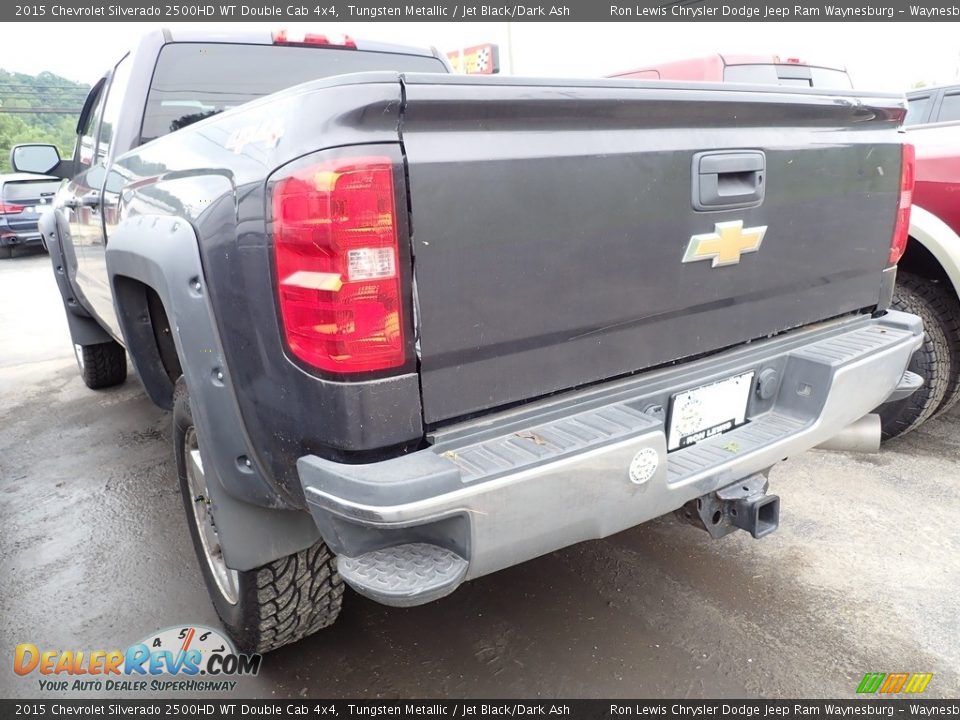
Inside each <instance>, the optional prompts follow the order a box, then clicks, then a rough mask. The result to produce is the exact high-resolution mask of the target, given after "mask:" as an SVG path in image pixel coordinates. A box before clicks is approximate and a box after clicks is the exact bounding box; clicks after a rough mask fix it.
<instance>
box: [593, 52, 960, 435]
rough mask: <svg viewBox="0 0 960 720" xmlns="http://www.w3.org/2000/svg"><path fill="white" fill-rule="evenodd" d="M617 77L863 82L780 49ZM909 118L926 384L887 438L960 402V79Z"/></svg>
mask: <svg viewBox="0 0 960 720" xmlns="http://www.w3.org/2000/svg"><path fill="white" fill-rule="evenodd" d="M610 77H615V78H624V79H635V80H689V81H699V82H704V81H707V82H711V81H712V82H727V83H754V84H762V85H786V86H792V87H810V88H823V89H844V88H851V89H852V88H853V83H852V82H851V80H850V76H849V75H848V74H847V71H846V70H845V69H843V68H838V67H829V66H826V65H816V64H810V63H807V62H804V61H802V60H800V59H798V58H783V59H782V58H780V57H779V56H777V55H766V56H757V55H719V54H717V55H707V56H704V57H698V58H689V59H686V60H677V61H674V62H667V63H660V64H658V65H650V66H648V67H642V68H637V69H636V70H630V71H627V72H621V73H616V74H614V75H611V76H610ZM903 122H904V127H905V130H906V132H907V135H908V139H909V142H910V143H911V144H913V145H914V147H915V150H916V165H915V176H916V184H915V187H914V188H913V209H912V214H911V217H910V232H909V239H908V241H907V247H906V250H905V252H904V255H903V256H902V257H901V258H900V261H899V263H898V270H897V280H896V287H895V290H894V298H893V307H894V308H896V309H898V310H904V311H906V312H910V313H913V314H915V315H919V316H920V317H922V318H923V325H924V328H925V330H926V334H925V340H924V344H923V345H922V346H921V348H920V349H919V350H918V351H917V352H916V354H915V355H914V357H913V360H912V361H911V363H910V367H909V371H910V372H912V373H915V374H916V375H918V376H920V378H922V379H923V386H922V387H921V388H920V389H919V390H917V391H916V392H914V393H913V394H912V395H910V396H909V397H907V398H904V399H903V400H898V401H895V402H890V403H886V404H885V405H883V406H881V407H880V408H878V409H877V411H876V412H877V413H878V414H879V415H880V420H881V427H882V432H883V437H884V439H890V438H893V437H897V436H898V435H903V434H904V433H907V432H909V431H911V430H913V429H914V428H916V427H918V426H919V425H920V424H921V423H923V422H925V421H926V420H928V419H929V418H931V417H934V416H936V415H940V414H942V413H945V412H947V411H948V410H950V409H951V408H952V407H954V405H956V404H957V402H958V400H960V85H952V86H944V87H933V88H923V89H919V90H915V91H912V92H910V93H908V94H907V114H906V117H905V118H904V121H903Z"/></svg>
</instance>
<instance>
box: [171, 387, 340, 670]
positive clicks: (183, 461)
mask: <svg viewBox="0 0 960 720" xmlns="http://www.w3.org/2000/svg"><path fill="white" fill-rule="evenodd" d="M173 400H174V405H173V442H174V450H175V452H176V456H177V474H178V476H179V480H180V492H181V495H182V496H183V505H184V508H185V509H186V512H187V521H188V524H189V526H190V537H191V539H192V540H193V546H194V549H195V550H196V553H197V558H198V559H199V561H200V570H201V572H202V573H203V579H204V581H205V582H206V585H207V591H208V592H209V594H210V599H211V601H212V602H213V606H214V608H215V609H216V611H217V614H218V615H219V616H220V619H221V620H222V621H223V624H224V626H225V627H226V629H227V630H228V631H229V633H230V635H231V636H232V637H233V639H234V640H235V641H236V643H237V645H238V648H239V649H240V650H241V651H243V652H261V653H262V652H267V651H269V650H274V649H276V648H278V647H281V646H283V645H287V644H289V643H293V642H296V641H297V640H300V639H301V638H304V637H306V636H307V635H310V634H312V633H314V632H316V631H318V630H321V629H322V628H325V627H327V626H329V625H332V624H333V622H334V621H335V620H336V619H337V615H339V613H340V604H341V601H342V598H343V582H342V581H341V580H340V576H339V575H338V574H337V571H336V564H335V563H336V558H335V557H334V555H333V553H331V552H330V550H329V548H327V546H326V544H325V543H324V542H323V541H322V540H321V541H319V542H317V543H316V544H314V545H313V546H311V547H309V548H307V549H306V550H301V551H300V552H296V553H293V554H292V555H287V556H285V557H282V558H280V559H279V560H274V561H273V562H269V563H266V564H265V565H261V566H260V567H258V568H254V569H253V570H244V571H238V570H233V569H231V568H229V567H227V565H226V563H225V562H224V559H223V552H222V549H221V547H220V537H219V534H218V532H217V526H216V522H215V515H216V509H217V508H216V505H215V504H214V503H213V502H212V500H211V499H210V496H209V493H208V491H207V473H205V472H204V468H203V460H202V459H201V457H200V442H201V440H200V438H199V437H198V435H197V431H196V428H195V427H194V424H193V414H192V412H191V410H190V396H189V393H188V392H187V386H186V383H185V382H184V379H183V377H180V379H179V380H177V385H176V388H175V390H174V396H173Z"/></svg>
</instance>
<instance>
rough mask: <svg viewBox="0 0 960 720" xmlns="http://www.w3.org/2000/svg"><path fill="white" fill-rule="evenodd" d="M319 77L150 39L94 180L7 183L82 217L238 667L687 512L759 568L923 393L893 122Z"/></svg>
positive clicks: (859, 115) (576, 86)
mask: <svg viewBox="0 0 960 720" xmlns="http://www.w3.org/2000/svg"><path fill="white" fill-rule="evenodd" d="M316 42H322V39H321V40H320V41H318V40H317V39H316V38H308V39H307V43H305V44H302V45H301V44H291V43H290V39H289V38H283V39H282V42H281V43H280V44H277V43H276V42H274V41H272V39H271V37H270V36H266V37H259V36H257V35H246V36H243V37H238V38H237V39H235V40H228V39H225V38H224V37H223V36H222V35H218V36H216V37H206V38H204V37H198V36H192V37H180V36H178V35H176V34H174V35H172V36H171V35H170V34H159V33H158V34H156V35H151V36H148V37H147V38H146V39H144V40H143V41H142V42H141V44H140V45H139V47H138V48H137V49H136V50H135V51H134V52H133V53H132V54H131V55H129V56H127V57H125V58H124V59H122V60H121V61H120V62H119V64H118V65H117V66H116V67H115V68H114V69H113V70H111V72H110V73H109V74H108V75H107V77H106V78H105V79H104V80H103V81H102V82H100V83H99V84H97V85H96V86H95V88H94V89H93V91H92V92H91V95H90V97H89V99H88V101H87V103H86V106H85V108H84V111H83V114H82V117H81V118H80V121H79V133H78V134H79V137H78V140H77V146H76V151H75V154H74V157H73V158H72V159H70V160H66V161H62V162H60V161H58V158H57V156H56V155H55V154H54V155H49V156H48V157H47V158H44V157H43V156H44V155H45V154H49V153H52V149H51V148H49V147H47V148H44V147H42V146H29V147H24V148H17V149H14V151H13V153H12V154H13V160H14V162H15V163H19V164H21V165H23V163H20V161H21V160H23V159H28V158H29V159H31V161H30V163H29V165H30V167H29V168H26V167H21V169H32V170H35V171H49V172H54V173H57V174H58V175H60V176H63V177H64V178H66V179H67V180H66V182H65V183H64V186H63V187H62V188H61V190H60V192H59V194H58V195H57V198H56V202H55V206H56V209H55V211H53V212H51V213H49V214H47V215H45V216H44V218H43V221H42V222H41V225H42V231H43V232H44V234H45V236H46V238H47V241H48V244H49V246H50V251H51V255H52V259H53V265H54V270H55V272H56V277H57V280H58V282H59V286H60V289H61V292H62V293H63V297H64V303H65V307H66V311H67V317H68V318H69V320H70V329H71V333H72V336H73V342H74V344H75V346H76V349H77V358H78V361H79V364H80V368H81V372H82V374H83V377H84V379H85V380H86V381H87V383H88V384H89V385H91V386H92V387H102V386H105V385H109V384H113V383H117V382H120V381H122V380H123V378H124V375H125V354H124V348H125V349H126V352H127V353H129V356H130V358H131V359H132V361H133V363H134V366H135V367H136V370H137V373H138V375H139V376H140V379H141V380H142V382H143V384H144V386H145V387H146V390H147V392H148V394H149V395H150V397H151V398H152V399H153V400H154V401H155V402H156V403H157V404H159V405H161V406H163V407H166V408H172V410H173V418H174V450H175V453H176V461H177V471H178V473H179V476H180V483H181V488H182V491H183V498H184V504H185V507H186V511H187V515H188V518H189V524H190V532H191V535H192V538H193V541H194V545H195V546H196V548H197V553H198V556H199V558H200V562H201V566H202V568H203V573H204V576H205V578H206V582H207V585H208V589H209V591H210V594H211V596H212V598H213V602H214V604H215V605H216V608H217V611H218V612H219V614H220V616H221V618H222V619H223V621H224V623H225V625H226V626H227V627H228V628H229V630H230V631H231V632H232V633H233V635H234V637H235V638H236V639H237V640H238V643H239V644H240V645H241V646H242V647H244V648H246V649H250V648H253V649H258V650H261V651H262V650H269V649H271V648H274V647H277V646H278V645H281V644H284V643H287V642H291V641H293V640H296V639H297V638H300V637H302V636H304V635H306V634H308V633H310V632H313V631H315V630H317V629H319V628H321V627H323V626H325V625H328V624H330V623H331V622H333V620H334V619H335V617H336V615H337V612H338V610H339V608H340V604H341V599H342V597H341V593H342V584H341V583H342V582H343V581H345V582H346V583H348V584H349V585H351V586H352V587H353V588H354V589H356V590H357V591H358V592H360V593H362V594H364V595H367V596H369V597H371V598H374V599H376V600H379V601H381V602H384V603H388V604H392V605H413V604H417V603H422V602H426V601H429V600H432V599H435V598H438V597H441V596H443V595H445V594H446V593H449V592H451V591H453V590H454V589H455V588H456V587H457V586H458V585H459V584H460V583H462V582H463V581H465V580H469V579H472V578H476V577H479V576H482V575H485V574H487V573H491V572H494V571H496V570H498V569H500V568H504V567H507V566H509V565H513V564H515V563H519V562H522V561H524V560H527V559H530V558H533V557H536V556H538V555H541V554H543V553H547V552H550V551H552V550H555V549H558V548H561V547H564V546H567V545H570V544H572V543H576V542H580V541H583V540H588V539H592V538H602V537H605V536H608V535H610V534H612V533H616V532H618V531H620V530H624V529H626V528H629V527H632V526H634V525H637V524H638V523H642V522H644V521H647V520H650V519H652V518H655V517H658V516H660V515H663V514H665V513H669V512H671V511H675V510H680V511H681V513H682V514H684V515H686V516H687V517H689V518H690V519H691V520H693V521H696V522H699V523H700V524H701V525H703V526H704V527H705V528H706V529H708V530H709V531H710V532H711V534H712V535H714V536H721V535H724V534H726V533H728V532H731V531H733V530H735V529H736V528H743V529H746V530H748V531H750V532H751V533H752V534H753V535H755V536H757V537H759V536H762V535H764V534H766V533H768V532H770V531H772V530H773V529H775V528H776V526H777V522H778V510H779V505H778V500H777V498H776V497H775V496H772V495H768V494H767V493H766V491H767V486H768V482H767V475H768V471H769V470H770V468H771V466H773V465H774V464H775V463H776V462H777V461H779V460H781V459H782V458H784V457H786V456H788V455H792V454H794V453H797V452H801V451H803V450H805V449H807V448H810V447H812V446H814V445H817V444H818V443H821V442H823V441H825V440H827V439H829V438H831V437H833V436H834V435H836V434H837V433H838V432H840V431H842V430H844V428H846V427H848V426H849V425H850V424H851V423H855V422H856V421H858V419H860V418H861V417H862V416H863V415H864V414H865V413H868V412H869V411H870V410H871V409H872V408H874V407H876V406H877V405H879V404H880V403H882V402H883V401H884V400H885V399H886V398H888V397H889V396H891V394H893V396H894V397H896V396H899V395H902V394H904V393H908V392H909V391H910V390H911V389H912V388H913V387H914V385H915V382H914V381H915V378H913V377H912V376H910V375H909V374H906V373H905V368H906V366H907V363H908V361H909V359H910V357H911V355H912V354H913V352H914V351H915V350H916V348H917V347H918V345H919V344H920V342H921V339H922V332H923V331H922V327H921V323H920V321H919V319H918V318H916V317H914V316H912V315H910V314H907V313H902V312H888V311H887V306H888V303H889V301H890V297H891V293H892V289H893V283H894V275H895V270H896V267H895V265H896V261H897V258H898V256H899V252H900V249H901V248H902V242H903V239H904V237H905V234H904V233H905V227H906V225H905V223H906V221H907V217H906V216H907V213H908V206H907V205H906V203H905V202H903V201H905V200H908V199H909V192H908V190H909V187H908V186H909V178H910V165H909V162H904V158H907V159H908V160H909V155H905V154H904V146H903V145H902V143H901V140H900V136H899V134H898V131H897V128H898V126H899V124H900V120H901V118H902V116H903V113H904V109H903V102H902V98H898V97H893V96H885V95H871V94H865V93H856V94H855V93H846V92H845V93H842V94H824V93H822V92H818V91H814V90H808V91H797V92H794V91H790V92H784V91H783V89H781V88H764V87H759V86H757V87H749V86H733V85H731V86H724V87H718V86H716V85H712V86H711V85H706V84H704V85H687V86H671V85H668V84H663V83H660V84H658V85H654V84H644V83H638V82H632V81H616V80H598V81H552V80H529V79H517V78H493V79H489V78H488V79H478V78H473V77H462V76H460V77H455V76H451V75H445V74H442V73H443V71H444V70H445V66H444V65H443V64H442V62H441V60H440V59H438V58H437V57H436V56H434V55H431V54H430V53H425V52H422V51H414V50H406V49H402V48H394V47H384V46H376V45H372V46H367V45H364V44H362V43H352V42H351V43H349V44H348V45H341V46H333V45H326V46H322V45H316V44H313V45H311V44H310V43H316ZM385 68H389V70H385ZM360 70H380V71H379V72H364V73H358V72H355V71H360ZM345 73H353V74H345ZM324 76H328V77H324ZM314 77H315V78H319V79H316V80H314V81H312V82H309V83H305V84H300V85H298V86H296V87H292V88H288V89H285V90H284V89H282V88H284V87H286V86H288V85H291V84H293V83H297V82H300V81H302V80H305V79H307V78H314ZM278 90H279V92H275V91H278ZM270 93H273V94H270ZM268 94H269V96H268V97H262V98H260V99H253V96H256V95H268ZM246 100H250V102H246V103H245V104H243V105H242V106H239V107H236V108H233V109H227V108H228V107H229V106H232V105H238V104H240V103H242V102H244V101H246ZM221 109H224V110H225V111H224V112H222V113H221V112H219V111H220V110H221ZM204 116H209V117H205V119H203V120H202V121H199V122H192V121H194V120H196V119H198V118H200V117H204Z"/></svg>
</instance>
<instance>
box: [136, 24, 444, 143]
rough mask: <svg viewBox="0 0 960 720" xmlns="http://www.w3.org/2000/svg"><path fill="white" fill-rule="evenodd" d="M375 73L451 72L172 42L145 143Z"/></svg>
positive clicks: (342, 55) (423, 62) (152, 95)
mask: <svg viewBox="0 0 960 720" xmlns="http://www.w3.org/2000/svg"><path fill="white" fill-rule="evenodd" d="M372 70H396V71H401V72H438V73H443V72H446V68H445V67H444V65H443V63H442V62H441V61H440V60H438V59H437V58H434V57H425V56H420V55H405V54H402V53H390V52H369V51H364V50H349V49H342V48H336V47H295V46H278V45H242V44H236V43H171V44H169V45H166V46H164V48H163V49H162V50H161V51H160V56H159V58H158V59H157V65H156V68H155V70H154V74H153V81H152V82H151V85H150V92H149V95H148V96H147V105H146V109H145V111H144V117H143V125H142V127H141V132H140V136H141V142H148V141H150V140H154V139H156V138H158V137H160V136H162V135H166V134H167V133H170V132H173V131H175V130H179V129H180V128H182V127H186V126H187V125H190V124H191V123H194V122H197V121H198V120H202V119H204V118H206V117H210V116H211V115H216V114H217V113H219V112H223V111H224V110H228V109H230V108H232V107H236V106H237V105H241V104H243V103H245V102H249V101H251V100H255V99H256V98H259V97H262V96H264V95H269V94H270V93H274V92H277V91H279V90H283V89H285V88H288V87H292V86H294V85H299V84H300V83H303V82H308V81H310V80H316V79H318V78H323V77H329V76H331V75H343V74H345V73H355V72H367V71H372Z"/></svg>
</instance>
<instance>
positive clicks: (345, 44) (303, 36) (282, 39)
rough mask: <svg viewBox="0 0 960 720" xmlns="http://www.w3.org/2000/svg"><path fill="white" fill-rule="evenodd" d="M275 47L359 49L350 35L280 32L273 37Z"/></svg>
mask: <svg viewBox="0 0 960 720" xmlns="http://www.w3.org/2000/svg"><path fill="white" fill-rule="evenodd" d="M272 37H273V44H274V45H323V46H332V47H341V48H349V49H351V50H356V49H357V43H355V42H354V40H353V38H351V37H350V36H349V35H320V34H318V33H300V34H296V33H289V32H287V31H286V30H278V31H276V32H275V33H273V35H272Z"/></svg>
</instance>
